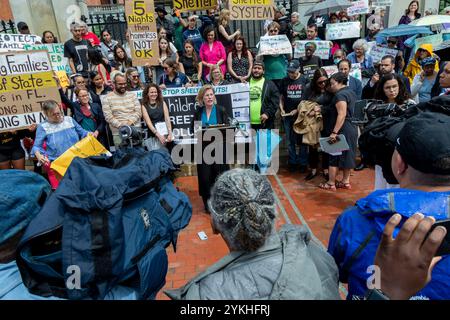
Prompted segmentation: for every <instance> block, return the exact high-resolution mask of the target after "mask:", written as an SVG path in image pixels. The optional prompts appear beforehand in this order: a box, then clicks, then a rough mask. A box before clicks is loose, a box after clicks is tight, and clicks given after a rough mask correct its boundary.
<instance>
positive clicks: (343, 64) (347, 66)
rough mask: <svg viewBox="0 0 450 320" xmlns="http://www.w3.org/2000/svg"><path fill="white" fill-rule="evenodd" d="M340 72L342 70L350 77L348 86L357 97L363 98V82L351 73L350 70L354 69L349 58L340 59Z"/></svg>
mask: <svg viewBox="0 0 450 320" xmlns="http://www.w3.org/2000/svg"><path fill="white" fill-rule="evenodd" d="M337 67H338V70H339V72H342V73H343V74H345V75H346V76H347V77H348V87H349V88H350V89H352V91H353V92H354V93H355V94H356V99H357V100H361V94H362V83H361V81H359V80H358V79H356V78H354V77H352V76H351V75H350V70H351V69H352V63H351V62H350V61H349V60H347V59H342V60H341V61H339V63H338V65H337Z"/></svg>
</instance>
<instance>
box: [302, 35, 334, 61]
mask: <svg viewBox="0 0 450 320" xmlns="http://www.w3.org/2000/svg"><path fill="white" fill-rule="evenodd" d="M308 42H314V43H315V44H316V47H317V49H316V51H315V52H314V55H315V56H318V57H320V59H324V60H326V59H328V58H329V57H330V49H331V42H330V41H310V40H297V41H295V47H294V58H295V59H298V58H300V57H304V56H305V44H307V43H308Z"/></svg>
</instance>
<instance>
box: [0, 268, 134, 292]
mask: <svg viewBox="0 0 450 320" xmlns="http://www.w3.org/2000/svg"><path fill="white" fill-rule="evenodd" d="M0 284H1V285H0V300H63V299H61V298H58V297H41V296H37V295H34V294H31V293H30V292H29V291H28V289H27V288H26V287H25V285H24V284H23V282H22V277H21V276H20V272H19V268H18V267H17V264H16V261H12V262H9V263H6V264H0ZM137 299H138V295H137V293H136V292H135V291H134V290H132V289H130V288H127V287H123V286H116V287H114V288H113V289H112V290H111V291H110V292H109V293H108V294H107V295H106V297H105V300H137Z"/></svg>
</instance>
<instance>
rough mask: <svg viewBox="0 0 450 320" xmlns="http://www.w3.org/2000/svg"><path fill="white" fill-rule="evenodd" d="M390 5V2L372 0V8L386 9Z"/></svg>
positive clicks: (386, 0)
mask: <svg viewBox="0 0 450 320" xmlns="http://www.w3.org/2000/svg"><path fill="white" fill-rule="evenodd" d="M391 5H392V0H372V6H373V7H388V6H391Z"/></svg>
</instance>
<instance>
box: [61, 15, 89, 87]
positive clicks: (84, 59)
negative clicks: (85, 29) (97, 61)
mask: <svg viewBox="0 0 450 320" xmlns="http://www.w3.org/2000/svg"><path fill="white" fill-rule="evenodd" d="M70 31H71V32H72V35H73V38H72V39H70V40H68V41H66V42H65V43H64V57H66V58H68V59H69V65H70V69H71V70H72V73H73V74H75V73H79V74H81V75H82V76H83V77H84V78H85V79H86V80H87V79H88V78H89V59H88V49H89V46H90V44H89V42H88V41H87V40H83V38H82V35H81V32H82V27H81V25H79V24H78V23H73V24H72V25H71V28H70Z"/></svg>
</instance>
